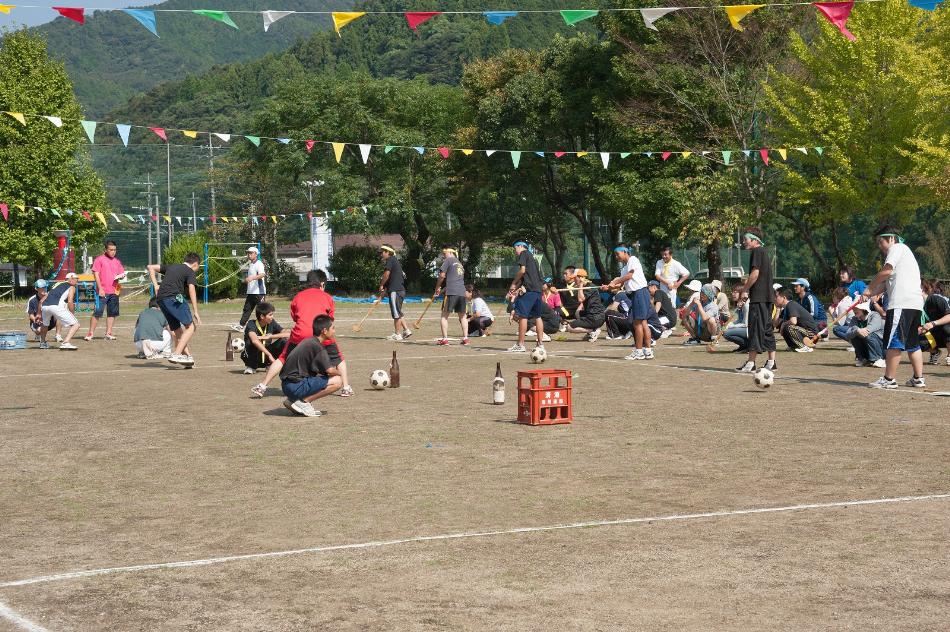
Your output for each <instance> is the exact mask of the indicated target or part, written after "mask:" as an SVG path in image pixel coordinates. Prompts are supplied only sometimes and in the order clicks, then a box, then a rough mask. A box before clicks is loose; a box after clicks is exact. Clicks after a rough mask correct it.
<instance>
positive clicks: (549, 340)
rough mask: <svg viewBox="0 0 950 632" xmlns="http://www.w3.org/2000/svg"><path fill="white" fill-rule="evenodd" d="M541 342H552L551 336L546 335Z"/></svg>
mask: <svg viewBox="0 0 950 632" xmlns="http://www.w3.org/2000/svg"><path fill="white" fill-rule="evenodd" d="M541 342H551V336H549V335H547V334H544V335H543V336H541Z"/></svg>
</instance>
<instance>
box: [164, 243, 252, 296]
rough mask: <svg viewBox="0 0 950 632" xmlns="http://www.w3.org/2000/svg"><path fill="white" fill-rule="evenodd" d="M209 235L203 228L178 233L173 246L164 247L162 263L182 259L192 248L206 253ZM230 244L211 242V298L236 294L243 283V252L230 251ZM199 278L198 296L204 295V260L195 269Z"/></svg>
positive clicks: (209, 265) (193, 250)
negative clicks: (236, 253) (191, 231)
mask: <svg viewBox="0 0 950 632" xmlns="http://www.w3.org/2000/svg"><path fill="white" fill-rule="evenodd" d="M209 238H210V236H209V235H208V234H207V233H206V232H204V231H201V232H197V233H187V234H182V235H179V236H178V237H176V238H175V239H174V240H173V241H172V244H171V246H169V247H168V248H165V249H164V250H162V263H164V264H165V265H171V264H173V263H181V262H182V261H184V259H185V255H187V254H188V253H189V252H197V253H198V256H199V257H204V245H205V243H206V242H208V241H209ZM231 250H232V248H229V247H228V246H211V247H210V248H209V249H208V273H209V276H210V277H211V286H210V287H209V288H208V297H209V299H211V300H214V299H221V298H235V297H236V296H237V295H238V290H239V288H240V287H241V286H242V284H243V280H244V275H243V273H241V272H240V267H241V264H242V262H243V255H244V253H238V255H237V256H234V255H232V254H231ZM195 276H196V278H197V280H198V287H197V288H196V289H197V292H198V300H199V301H200V300H201V298H202V296H204V285H205V283H207V282H206V281H205V277H204V262H203V261H202V266H201V267H200V268H198V272H197V273H196V275H195Z"/></svg>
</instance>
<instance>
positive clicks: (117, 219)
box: [109, 213, 122, 224]
mask: <svg viewBox="0 0 950 632" xmlns="http://www.w3.org/2000/svg"><path fill="white" fill-rule="evenodd" d="M109 215H111V216H112V217H114V218H115V221H117V222H119V223H120V224H121V223H122V220H121V219H119V216H118V215H116V214H115V213H109Z"/></svg>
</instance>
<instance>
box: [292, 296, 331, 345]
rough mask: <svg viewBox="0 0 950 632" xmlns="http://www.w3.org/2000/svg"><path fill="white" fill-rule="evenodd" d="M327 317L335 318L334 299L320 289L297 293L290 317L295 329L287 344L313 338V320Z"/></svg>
mask: <svg viewBox="0 0 950 632" xmlns="http://www.w3.org/2000/svg"><path fill="white" fill-rule="evenodd" d="M321 315H326V316H329V317H330V318H333V297H332V296H330V295H329V294H327V293H326V292H324V291H323V290H321V289H319V288H309V289H306V290H303V291H301V292H298V293H297V296H295V297H294V300H292V301H291V302H290V317H291V318H292V319H293V320H294V328H293V329H292V330H291V332H290V340H288V341H287V344H294V345H296V344H300V343H301V342H302V341H304V340H306V339H307V338H312V337H313V319H314V318H316V317H317V316H321Z"/></svg>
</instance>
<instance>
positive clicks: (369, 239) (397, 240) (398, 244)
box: [333, 235, 406, 250]
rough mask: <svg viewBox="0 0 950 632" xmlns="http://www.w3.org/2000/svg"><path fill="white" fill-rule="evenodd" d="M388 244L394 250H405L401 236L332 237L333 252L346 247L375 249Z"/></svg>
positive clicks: (404, 243)
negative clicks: (370, 247) (369, 247)
mask: <svg viewBox="0 0 950 632" xmlns="http://www.w3.org/2000/svg"><path fill="white" fill-rule="evenodd" d="M383 244H389V245H390V246H392V247H393V248H395V249H396V250H401V249H403V248H405V246H406V242H405V240H403V238H402V236H401V235H333V250H339V249H340V248H344V247H346V246H372V247H374V248H377V247H379V246H381V245H383Z"/></svg>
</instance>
